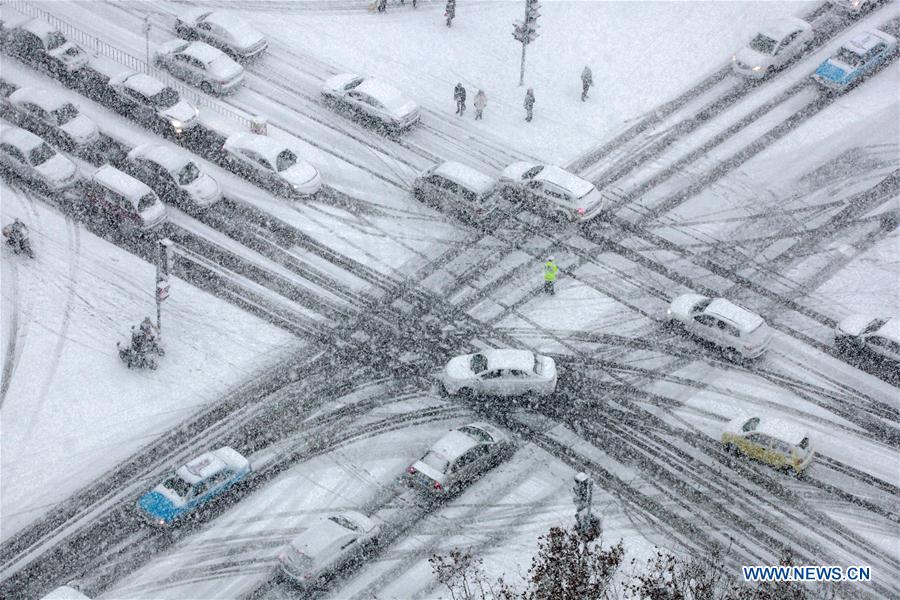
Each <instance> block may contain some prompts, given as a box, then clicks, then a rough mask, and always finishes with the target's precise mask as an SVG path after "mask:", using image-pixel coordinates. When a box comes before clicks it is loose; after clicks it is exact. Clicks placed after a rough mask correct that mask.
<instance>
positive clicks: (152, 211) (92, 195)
mask: <svg viewBox="0 0 900 600" xmlns="http://www.w3.org/2000/svg"><path fill="white" fill-rule="evenodd" d="M84 199H85V200H86V201H87V202H88V203H89V204H90V206H91V208H92V209H94V210H96V211H97V212H98V213H100V214H102V215H104V216H105V218H106V221H107V223H109V225H110V226H112V227H116V228H118V229H122V230H124V231H125V232H127V233H134V232H136V231H138V230H141V231H144V232H152V231H153V230H157V229H159V228H160V227H162V226H163V225H164V224H165V223H166V220H167V217H166V207H165V205H163V203H162V202H160V200H159V196H157V195H156V192H154V191H153V190H151V189H150V188H149V187H147V185H145V184H144V183H142V182H140V181H138V180H137V179H135V178H134V177H132V176H130V175H128V174H127V173H125V172H123V171H120V170H118V169H116V168H115V167H113V166H112V165H103V166H102V167H100V168H99V169H97V170H96V171H95V172H94V174H93V175H92V176H91V179H90V181H89V182H88V183H87V185H86V186H85V192H84Z"/></svg>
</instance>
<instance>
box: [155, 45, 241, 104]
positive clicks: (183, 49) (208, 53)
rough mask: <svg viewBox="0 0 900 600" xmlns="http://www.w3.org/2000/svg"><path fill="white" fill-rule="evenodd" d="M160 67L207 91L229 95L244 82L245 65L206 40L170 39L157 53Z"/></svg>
mask: <svg viewBox="0 0 900 600" xmlns="http://www.w3.org/2000/svg"><path fill="white" fill-rule="evenodd" d="M154 62H155V63H156V66H157V67H160V68H162V69H165V70H167V71H168V72H169V73H171V74H172V75H174V76H175V77H177V78H178V79H181V80H183V81H186V82H188V83H190V84H193V85H196V86H198V87H199V88H200V89H201V90H203V91H204V92H206V93H207V94H213V93H215V94H227V93H230V92H233V91H234V90H236V89H237V87H238V86H239V85H241V83H242V82H243V81H244V67H242V66H241V65H239V64H238V63H236V62H234V61H233V60H231V59H230V58H229V57H228V55H227V54H225V53H224V52H222V51H221V50H218V49H216V48H213V47H212V46H210V45H209V44H206V43H204V42H186V41H184V40H178V39H176V40H169V41H168V42H166V43H165V44H163V45H162V46H160V47H159V49H158V50H157V51H156V54H154Z"/></svg>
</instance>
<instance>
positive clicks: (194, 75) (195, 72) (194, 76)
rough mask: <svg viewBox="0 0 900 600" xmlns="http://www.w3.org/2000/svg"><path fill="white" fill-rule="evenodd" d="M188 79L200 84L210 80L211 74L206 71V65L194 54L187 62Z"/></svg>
mask: <svg viewBox="0 0 900 600" xmlns="http://www.w3.org/2000/svg"><path fill="white" fill-rule="evenodd" d="M185 68H186V71H187V77H188V81H190V82H191V83H193V84H195V85H200V84H201V83H203V82H204V81H208V80H209V74H208V73H207V72H206V65H205V64H203V63H202V62H201V61H199V60H198V59H196V58H194V57H193V56H189V57H188V60H187V62H186V63H185Z"/></svg>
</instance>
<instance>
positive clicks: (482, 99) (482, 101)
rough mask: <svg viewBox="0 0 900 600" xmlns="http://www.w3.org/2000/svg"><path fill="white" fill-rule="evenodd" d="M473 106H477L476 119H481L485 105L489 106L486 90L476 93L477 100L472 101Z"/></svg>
mask: <svg viewBox="0 0 900 600" xmlns="http://www.w3.org/2000/svg"><path fill="white" fill-rule="evenodd" d="M472 106H474V107H475V119H476V120H478V119H480V118H481V116H482V115H481V113H483V112H484V107H485V106H487V96H486V95H485V93H484V91H482V90H478V93H477V94H475V101H474V102H473V103H472Z"/></svg>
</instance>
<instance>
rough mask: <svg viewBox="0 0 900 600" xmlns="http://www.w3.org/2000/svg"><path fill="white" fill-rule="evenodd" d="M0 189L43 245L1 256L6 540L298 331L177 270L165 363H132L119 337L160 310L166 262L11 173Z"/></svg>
mask: <svg viewBox="0 0 900 600" xmlns="http://www.w3.org/2000/svg"><path fill="white" fill-rule="evenodd" d="M0 193H2V197H3V206H2V216H3V219H2V221H3V223H7V222H9V221H11V220H12V219H13V218H14V217H21V218H22V220H23V221H24V222H25V223H26V224H27V225H28V226H29V228H30V231H31V235H32V240H33V242H34V249H35V253H36V258H35V259H34V260H28V259H26V258H24V257H21V256H15V255H13V254H11V253H10V252H9V251H8V249H7V248H5V247H4V248H3V255H2V256H3V258H2V267H3V272H2V289H3V310H2V313H3V319H2V329H3V340H2V342H3V364H4V375H5V376H6V375H7V373H8V377H9V379H8V381H5V382H4V386H6V385H7V384H8V386H9V387H8V390H7V392H6V395H5V396H4V397H3V404H2V413H0V416H2V424H0V429H2V435H0V454H2V463H0V465H2V475H3V481H2V503H0V510H2V514H3V519H2V534H0V538H2V539H4V540H5V539H7V538H8V537H9V536H11V535H12V534H14V533H15V532H16V531H17V530H19V529H20V528H22V527H23V526H25V525H27V524H28V523H30V522H31V521H33V520H34V519H36V518H38V517H40V516H41V515H42V514H43V513H44V512H45V511H47V510H49V509H51V508H52V507H53V505H54V504H56V503H57V502H60V501H61V500H64V499H65V498H67V497H69V496H70V495H71V494H72V493H74V492H75V491H76V490H78V489H79V488H80V487H81V486H83V485H85V484H87V483H89V482H91V481H93V480H94V479H95V478H97V477H99V476H101V475H102V473H103V472H104V471H106V470H107V469H110V468H111V467H113V466H115V465H116V464H118V463H119V462H120V461H122V460H124V459H125V458H126V457H128V456H129V455H130V454H132V453H133V452H135V451H137V450H138V449H139V448H140V447H141V446H143V445H144V444H146V443H149V442H150V441H151V440H152V439H153V438H154V437H156V436H158V435H160V434H162V433H164V432H166V431H168V430H169V429H170V428H171V427H173V426H174V425H175V424H176V423H178V422H179V421H181V420H183V419H186V418H187V417H189V416H190V415H191V414H192V413H193V412H195V411H197V410H198V409H199V408H201V407H202V406H204V405H205V404H207V403H210V402H214V401H216V400H218V399H219V398H221V397H222V395H223V394H225V393H227V392H228V390H229V389H231V388H232V387H234V386H237V385H238V384H240V383H242V382H244V381H246V380H248V379H250V378H252V377H253V374H254V372H258V371H262V370H263V369H264V368H266V367H267V366H269V365H271V364H273V363H274V362H276V361H277V360H278V359H279V358H280V357H282V356H285V355H286V354H287V352H288V351H289V350H292V349H296V348H298V344H299V343H298V342H297V341H296V340H295V339H294V338H292V337H291V336H290V335H289V334H287V333H285V332H283V331H281V330H280V329H277V328H275V327H273V326H271V325H269V324H267V323H265V322H263V321H261V320H260V319H258V318H256V317H253V316H251V315H249V314H247V313H245V312H243V311H241V310H239V309H237V308H234V307H233V306H231V305H230V304H228V303H226V302H224V301H222V300H219V299H217V298H215V297H213V296H211V295H210V294H207V293H205V292H202V291H200V290H197V289H196V288H194V287H193V286H191V285H189V284H187V283H184V282H183V281H180V280H178V279H174V278H173V279H171V280H170V284H171V297H170V298H169V299H168V300H167V301H166V302H165V304H164V306H163V323H162V325H163V332H164V334H165V345H166V351H167V354H166V356H165V357H164V358H163V359H161V361H160V367H159V369H158V370H157V371H154V372H147V371H129V370H128V369H127V368H126V367H125V366H124V365H123V364H122V363H121V362H120V361H119V358H118V356H117V354H116V342H118V341H120V340H122V339H125V338H126V337H127V334H128V333H129V328H130V326H131V325H134V324H137V323H138V322H139V321H140V320H141V319H142V318H143V317H145V316H147V315H152V316H155V315H154V310H155V304H154V300H153V294H154V282H155V268H154V267H153V266H151V265H150V264H148V263H145V262H143V261H142V260H140V259H138V258H136V257H135V256H133V255H131V254H128V253H126V252H125V251H123V250H120V249H118V248H116V247H114V246H112V245H110V244H108V243H107V242H105V241H102V240H100V239H98V238H97V237H95V236H94V235H93V234H91V233H90V232H88V231H87V230H85V229H84V228H83V227H81V226H80V225H77V224H75V223H73V222H72V221H71V220H69V219H67V218H65V217H63V216H62V215H61V214H59V213H58V212H56V211H54V210H52V209H50V208H48V207H47V205H45V204H44V203H42V202H40V201H32V200H31V199H30V198H27V197H22V196H20V195H19V194H17V193H16V192H15V191H14V190H13V189H12V188H10V187H9V186H8V185H6V184H5V183H4V184H2V188H0Z"/></svg>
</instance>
